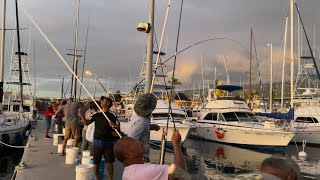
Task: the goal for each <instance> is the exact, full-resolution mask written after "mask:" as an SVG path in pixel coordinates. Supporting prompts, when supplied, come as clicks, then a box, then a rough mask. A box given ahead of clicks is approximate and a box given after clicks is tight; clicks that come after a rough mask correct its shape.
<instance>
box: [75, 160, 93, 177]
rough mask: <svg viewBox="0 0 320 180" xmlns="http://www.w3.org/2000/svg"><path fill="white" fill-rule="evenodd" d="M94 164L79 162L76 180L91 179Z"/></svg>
mask: <svg viewBox="0 0 320 180" xmlns="http://www.w3.org/2000/svg"><path fill="white" fill-rule="evenodd" d="M92 170H93V165H92V164H79V165H78V166H76V180H91V173H92Z"/></svg>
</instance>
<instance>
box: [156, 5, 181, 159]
mask: <svg viewBox="0 0 320 180" xmlns="http://www.w3.org/2000/svg"><path fill="white" fill-rule="evenodd" d="M168 6H170V0H169V2H168ZM182 7H183V0H181V6H180V15H179V24H178V33H177V39H176V48H175V56H174V61H173V70H172V78H171V92H170V96H169V109H168V114H169V113H170V112H171V111H172V108H171V101H172V96H173V82H174V75H175V70H176V62H177V52H178V45H179V37H180V27H181V18H182ZM168 8H169V7H168ZM169 120H170V119H169V116H168V120H167V127H166V128H167V129H166V132H165V134H164V135H163V136H164V138H163V140H162V144H161V155H160V164H164V157H165V145H166V140H167V133H168V132H167V131H168V126H169ZM172 122H173V128H174V130H176V126H175V123H174V119H173V117H172Z"/></svg>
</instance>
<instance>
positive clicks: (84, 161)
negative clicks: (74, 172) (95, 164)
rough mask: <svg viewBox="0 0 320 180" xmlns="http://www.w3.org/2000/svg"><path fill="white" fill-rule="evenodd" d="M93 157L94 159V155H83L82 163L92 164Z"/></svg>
mask: <svg viewBox="0 0 320 180" xmlns="http://www.w3.org/2000/svg"><path fill="white" fill-rule="evenodd" d="M91 159H93V156H83V157H82V161H81V163H82V164H90V161H91Z"/></svg>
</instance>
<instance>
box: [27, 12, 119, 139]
mask: <svg viewBox="0 0 320 180" xmlns="http://www.w3.org/2000/svg"><path fill="white" fill-rule="evenodd" d="M23 12H24V13H25V15H26V16H27V17H28V19H29V20H30V21H31V23H32V24H33V25H34V26H35V27H36V28H37V29H38V31H39V32H40V34H41V35H42V36H43V38H44V39H45V40H46V41H47V43H48V44H49V45H50V46H51V48H52V49H53V51H54V52H55V53H56V54H57V56H58V57H59V59H60V60H61V61H62V62H63V63H64V64H65V65H66V67H67V68H68V70H69V71H70V72H71V73H72V74H73V76H74V77H75V78H76V80H77V81H78V82H79V84H80V85H81V86H82V87H83V89H84V90H85V91H86V93H87V94H88V95H89V97H90V99H91V100H92V101H93V102H94V103H95V104H96V105H97V107H98V108H99V110H100V111H101V112H102V114H103V116H104V117H105V118H106V119H107V121H108V122H109V124H110V123H111V121H110V119H109V118H108V117H107V115H106V114H105V113H104V112H103V110H102V109H101V107H100V106H99V104H98V103H97V102H96V101H95V99H94V98H93V97H92V95H91V94H90V92H89V91H88V89H87V88H86V87H85V86H84V85H83V84H82V82H81V81H80V79H79V77H78V76H77V75H76V74H75V72H74V71H73V70H72V69H71V67H70V66H69V65H68V63H67V62H66V60H65V59H64V58H63V57H62V55H61V54H60V52H59V51H58V50H57V48H56V47H55V46H54V45H53V44H52V42H51V41H50V40H49V38H48V37H47V36H46V34H45V33H44V32H43V31H42V29H41V28H40V27H39V25H38V24H37V23H36V21H35V20H34V19H33V17H32V16H31V15H30V14H29V13H28V12H27V11H26V10H25V9H24V8H23ZM111 128H112V129H113V130H114V131H115V132H116V133H117V134H118V136H119V137H120V138H122V136H121V134H120V133H119V131H118V130H117V129H116V128H115V127H114V126H111Z"/></svg>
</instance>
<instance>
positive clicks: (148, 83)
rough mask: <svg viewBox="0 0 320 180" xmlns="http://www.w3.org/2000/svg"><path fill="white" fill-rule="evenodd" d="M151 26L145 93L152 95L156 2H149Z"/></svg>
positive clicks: (151, 0)
mask: <svg viewBox="0 0 320 180" xmlns="http://www.w3.org/2000/svg"><path fill="white" fill-rule="evenodd" d="M148 21H149V22H148V23H149V25H150V28H151V30H150V32H149V33H148V42H147V57H146V75H145V77H146V85H145V89H144V92H145V93H150V89H151V83H152V63H153V34H154V28H153V27H154V26H153V24H154V0H149V20H148Z"/></svg>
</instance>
